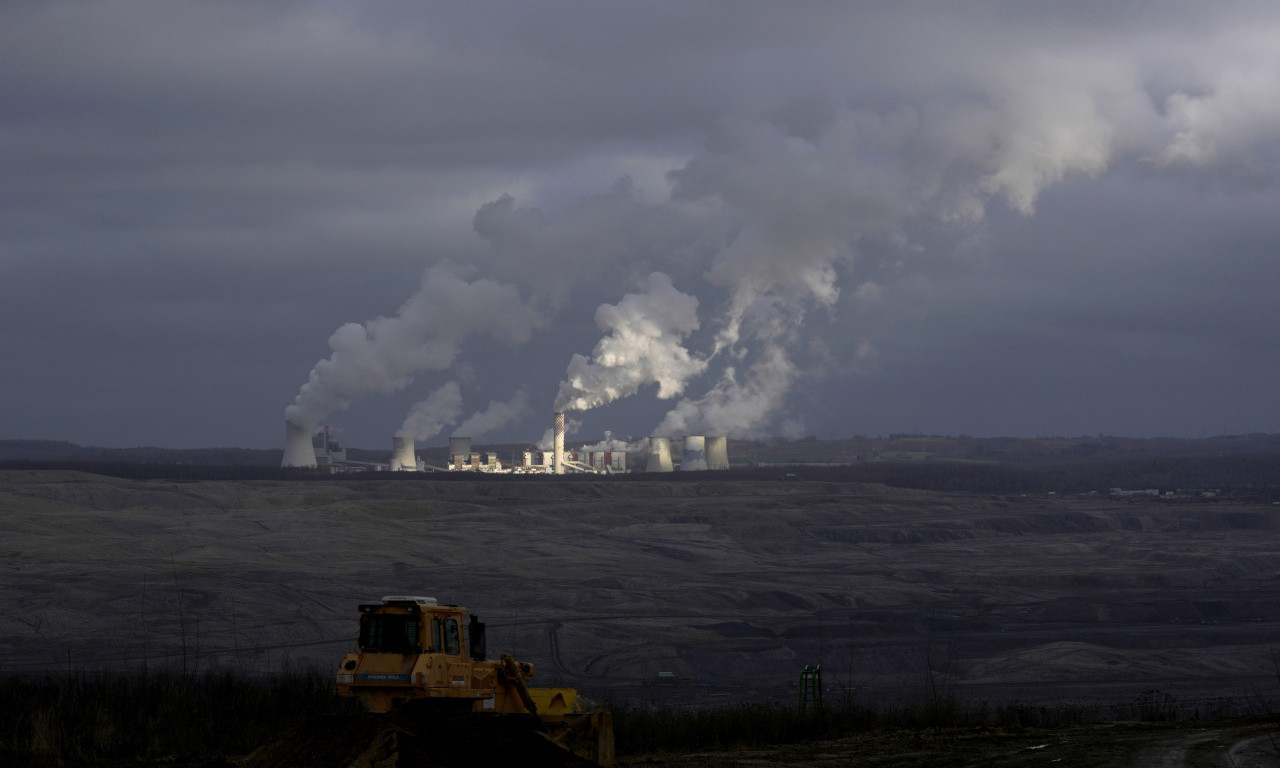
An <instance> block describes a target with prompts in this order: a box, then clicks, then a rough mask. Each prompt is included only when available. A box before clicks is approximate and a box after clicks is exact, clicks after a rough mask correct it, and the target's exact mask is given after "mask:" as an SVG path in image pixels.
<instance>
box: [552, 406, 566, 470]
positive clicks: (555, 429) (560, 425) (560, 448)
mask: <svg viewBox="0 0 1280 768" xmlns="http://www.w3.org/2000/svg"><path fill="white" fill-rule="evenodd" d="M551 432H552V435H553V439H554V442H553V443H552V450H553V451H554V453H553V454H552V456H551V471H552V473H554V474H557V475H563V474H564V411H556V415H555V419H553V420H552V422H551Z"/></svg>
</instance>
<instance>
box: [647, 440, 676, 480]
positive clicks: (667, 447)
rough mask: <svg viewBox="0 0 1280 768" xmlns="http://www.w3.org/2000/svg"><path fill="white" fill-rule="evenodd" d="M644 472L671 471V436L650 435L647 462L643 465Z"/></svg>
mask: <svg viewBox="0 0 1280 768" xmlns="http://www.w3.org/2000/svg"><path fill="white" fill-rule="evenodd" d="M644 471H645V472H670V471H671V438H669V437H651V438H649V463H648V464H646V465H645V468H644Z"/></svg>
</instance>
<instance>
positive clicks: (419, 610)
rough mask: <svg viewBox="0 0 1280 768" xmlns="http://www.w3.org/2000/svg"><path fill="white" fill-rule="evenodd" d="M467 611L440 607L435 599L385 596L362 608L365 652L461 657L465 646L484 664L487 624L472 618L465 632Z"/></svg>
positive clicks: (363, 647)
mask: <svg viewBox="0 0 1280 768" xmlns="http://www.w3.org/2000/svg"><path fill="white" fill-rule="evenodd" d="M466 613H467V611H466V609H465V608H461V607H458V606H453V605H445V606H442V605H439V604H438V603H437V601H436V599H435V598H432V597H400V596H391V597H384V598H383V599H382V602H381V603H373V604H368V605H361V606H360V639H359V641H358V645H359V646H360V651H361V653H402V654H404V653H440V654H444V655H446V656H461V655H462V653H463V648H464V641H465V640H469V642H466V643H465V647H466V651H467V655H468V656H470V658H471V659H472V660H473V661H484V658H485V632H484V624H483V623H482V622H480V621H479V620H477V619H476V618H475V617H474V616H472V617H471V623H470V624H469V625H467V630H466V631H465V633H464V629H463V626H464V625H463V621H464V619H465V618H466Z"/></svg>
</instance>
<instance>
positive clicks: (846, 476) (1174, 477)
mask: <svg viewBox="0 0 1280 768" xmlns="http://www.w3.org/2000/svg"><path fill="white" fill-rule="evenodd" d="M0 469H11V470H75V471H80V472H89V473H93V474H99V475H108V476H112V477H122V478H128V479H133V480H171V481H178V482H182V481H201V480H220V481H231V480H289V481H303V482H326V483H370V482H379V483H380V482H407V483H414V482H420V483H438V482H484V483H531V482H532V483H549V482H553V483H582V482H638V481H648V482H652V481H654V480H661V481H664V482H675V483H685V482H696V483H720V482H728V481H733V482H739V481H765V482H795V481H821V482H862V483H883V484H885V485H890V486H893V487H897V488H914V489H919V490H928V491H947V492H966V493H1019V494H1021V493H1035V494H1042V493H1050V492H1053V493H1060V494H1067V493H1090V492H1096V493H1107V492H1108V491H1109V490H1110V489H1112V488H1122V489H1125V490H1145V489H1156V490H1159V491H1161V492H1167V491H1182V492H1183V493H1184V494H1186V493H1192V492H1198V491H1214V492H1216V494H1217V497H1223V496H1250V497H1254V498H1259V497H1261V498H1266V499H1268V500H1270V499H1280V453H1275V454H1268V455H1245V456H1198V457H1190V456H1179V457H1173V458H1143V459H1127V460H1120V461H1088V462H1069V463H1062V464H1058V465H1052V466H1041V467H1011V466H1003V465H994V464H977V463H966V462H948V461H905V462H894V461H877V462H866V463H860V464H842V465H825V466H801V465H797V466H770V467H743V468H736V469H731V470H728V471H723V472H672V473H669V474H662V475H653V474H645V473H635V474H628V475H614V476H611V477H607V478H606V477H602V476H600V475H563V476H559V477H552V476H548V475H495V474H489V473H477V472H434V473H432V472H423V473H416V472H406V473H395V474H390V473H386V472H357V473H347V474H336V475H330V474H325V473H321V472H318V471H316V470H310V469H295V468H287V469H286V468H281V467H278V466H269V467H267V466H232V465H227V466H218V465H200V464H142V463H132V462H123V461H6V462H0Z"/></svg>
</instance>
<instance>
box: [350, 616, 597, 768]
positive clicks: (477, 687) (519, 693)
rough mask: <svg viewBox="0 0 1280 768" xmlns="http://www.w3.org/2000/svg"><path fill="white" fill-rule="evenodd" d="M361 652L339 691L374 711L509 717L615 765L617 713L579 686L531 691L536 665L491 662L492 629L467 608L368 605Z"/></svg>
mask: <svg viewBox="0 0 1280 768" xmlns="http://www.w3.org/2000/svg"><path fill="white" fill-rule="evenodd" d="M468 618H469V620H468ZM358 648H359V650H358V651H357V652H356V653H349V654H347V655H346V656H343V657H342V661H341V662H339V664H338V672H337V676H336V684H335V691H336V692H337V693H338V695H340V696H351V697H354V698H356V699H357V700H359V701H360V703H361V704H362V705H363V706H364V708H365V709H366V710H368V711H369V712H373V713H387V712H392V711H397V710H401V709H409V708H412V709H413V710H414V711H424V712H426V713H428V715H427V716H430V713H432V712H438V713H440V714H447V715H450V716H457V715H458V714H460V713H463V712H468V713H474V715H475V716H476V717H478V718H480V717H483V718H486V719H488V718H494V719H495V720H498V719H501V718H506V719H507V720H508V721H510V722H511V723H512V724H513V727H519V728H523V727H526V726H529V725H532V726H533V727H535V728H536V730H537V731H538V732H539V733H540V734H542V735H543V736H545V737H546V738H547V739H548V740H550V741H551V742H552V743H554V744H555V745H557V746H559V747H561V748H563V749H565V750H567V751H569V752H572V753H573V754H575V755H577V756H578V757H580V758H583V759H585V760H589V761H592V762H594V763H597V764H598V765H601V766H605V768H612V766H613V765H614V764H615V762H614V749H613V722H612V719H611V715H610V713H609V711H608V710H607V709H604V708H602V707H598V706H595V705H593V704H592V703H591V702H589V701H587V700H586V699H585V698H584V697H580V696H579V695H578V692H577V691H576V690H575V689H573V688H535V687H530V686H529V685H528V684H527V683H526V681H527V680H528V679H529V678H530V677H533V674H534V669H533V665H532V664H529V663H526V662H523V661H516V660H515V659H513V658H512V657H511V656H510V655H508V654H505V653H504V654H501V656H500V657H499V658H498V659H497V660H490V659H486V649H485V625H484V623H483V622H481V621H479V620H478V619H477V618H476V617H475V616H470V617H468V614H467V609H466V608H463V607H461V606H457V605H440V604H439V603H438V602H437V601H436V599H435V598H432V597H418V596H406V595H391V596H387V597H383V598H382V600H381V602H379V603H371V604H365V605H361V606H360V638H359V641H358Z"/></svg>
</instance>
